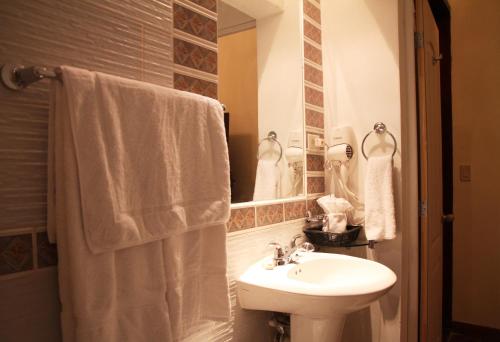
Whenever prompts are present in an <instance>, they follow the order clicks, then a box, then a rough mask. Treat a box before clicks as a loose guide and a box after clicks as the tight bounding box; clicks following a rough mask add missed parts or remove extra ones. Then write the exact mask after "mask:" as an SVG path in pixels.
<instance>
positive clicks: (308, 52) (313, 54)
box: [304, 42, 323, 65]
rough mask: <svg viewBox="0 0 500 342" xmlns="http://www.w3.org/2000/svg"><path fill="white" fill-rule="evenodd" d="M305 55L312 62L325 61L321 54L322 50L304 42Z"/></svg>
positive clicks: (319, 62)
mask: <svg viewBox="0 0 500 342" xmlns="http://www.w3.org/2000/svg"><path fill="white" fill-rule="evenodd" d="M304 57H305V58H306V59H308V60H310V61H311V62H314V63H316V64H319V65H321V64H322V63H323V56H322V55H321V50H320V49H318V48H316V47H315V46H312V45H311V44H309V43H307V42H304Z"/></svg>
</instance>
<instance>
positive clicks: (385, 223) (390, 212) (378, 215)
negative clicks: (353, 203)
mask: <svg viewBox="0 0 500 342" xmlns="http://www.w3.org/2000/svg"><path fill="white" fill-rule="evenodd" d="M365 234H366V238H367V239H368V240H376V241H379V240H384V239H386V240H389V239H394V238H395V237H396V219H395V210H394V194H393V188H392V156H390V155H389V156H375V157H370V158H369V159H368V165H367V170H366V179H365Z"/></svg>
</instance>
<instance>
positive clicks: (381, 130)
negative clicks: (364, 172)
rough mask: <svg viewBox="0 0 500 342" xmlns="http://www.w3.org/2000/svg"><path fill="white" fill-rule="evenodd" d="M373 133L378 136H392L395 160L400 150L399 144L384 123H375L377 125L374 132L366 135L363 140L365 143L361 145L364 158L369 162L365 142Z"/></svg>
mask: <svg viewBox="0 0 500 342" xmlns="http://www.w3.org/2000/svg"><path fill="white" fill-rule="evenodd" d="M372 133H376V134H384V133H387V134H389V135H390V136H391V138H392V140H393V141H394V151H393V152H392V157H393V158H394V156H395V155H396V152H397V150H398V143H397V141H396V138H395V137H394V135H393V134H392V133H391V132H389V131H388V130H387V127H386V126H385V124H384V123H383V122H377V123H375V125H374V126H373V131H370V132H368V133H367V134H366V135H365V137H364V138H363V142H362V143H361V153H363V157H365V159H366V160H368V157H367V156H366V153H365V141H366V139H367V138H368V137H369V136H370V134H372Z"/></svg>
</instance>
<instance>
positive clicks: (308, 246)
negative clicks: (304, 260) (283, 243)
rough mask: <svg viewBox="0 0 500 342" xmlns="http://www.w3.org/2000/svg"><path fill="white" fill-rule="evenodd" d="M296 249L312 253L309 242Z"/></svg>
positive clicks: (311, 246) (311, 245)
mask: <svg viewBox="0 0 500 342" xmlns="http://www.w3.org/2000/svg"><path fill="white" fill-rule="evenodd" d="M298 249H299V251H301V252H314V245H313V244H312V243H310V242H304V243H302V244H301V245H300V247H299V248H298Z"/></svg>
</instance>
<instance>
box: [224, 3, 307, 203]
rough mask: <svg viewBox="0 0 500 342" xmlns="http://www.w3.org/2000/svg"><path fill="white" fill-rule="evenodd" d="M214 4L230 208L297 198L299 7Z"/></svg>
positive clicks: (300, 184) (300, 188)
mask: <svg viewBox="0 0 500 342" xmlns="http://www.w3.org/2000/svg"><path fill="white" fill-rule="evenodd" d="M276 3H279V6H277V5H276ZM218 6H219V10H218V13H219V14H218V26H219V28H218V35H219V40H218V48H219V52H218V74H219V100H220V101H221V102H222V103H223V104H224V105H225V108H226V114H225V115H226V120H227V121H228V127H229V129H228V144H229V157H230V162H231V192H232V202H233V203H240V202H249V201H262V200H273V199H283V198H289V197H297V196H303V195H304V191H305V190H304V177H305V176H304V173H305V172H304V165H305V162H304V158H305V148H304V147H305V144H304V119H303V117H304V114H303V113H304V103H303V101H304V100H303V98H304V97H303V88H304V87H303V69H302V68H303V53H302V49H303V40H302V29H301V26H302V25H301V20H302V1H297V0H284V1H275V0H252V1H248V0H219V3H218Z"/></svg>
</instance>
